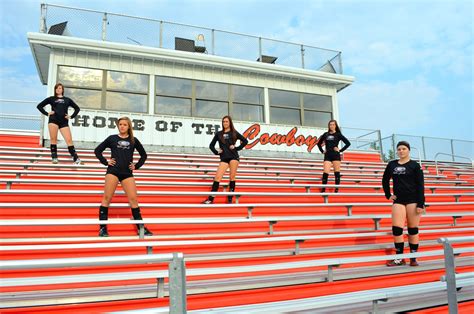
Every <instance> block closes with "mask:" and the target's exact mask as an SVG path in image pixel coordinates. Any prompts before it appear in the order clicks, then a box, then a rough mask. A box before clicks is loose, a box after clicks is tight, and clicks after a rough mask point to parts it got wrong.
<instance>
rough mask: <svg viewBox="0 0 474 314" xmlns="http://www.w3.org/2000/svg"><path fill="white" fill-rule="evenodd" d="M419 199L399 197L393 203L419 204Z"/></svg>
mask: <svg viewBox="0 0 474 314" xmlns="http://www.w3.org/2000/svg"><path fill="white" fill-rule="evenodd" d="M417 203H418V201H417V200H414V199H413V200H410V199H409V200H399V199H396V200H394V201H393V204H400V205H405V206H407V205H408V204H417Z"/></svg>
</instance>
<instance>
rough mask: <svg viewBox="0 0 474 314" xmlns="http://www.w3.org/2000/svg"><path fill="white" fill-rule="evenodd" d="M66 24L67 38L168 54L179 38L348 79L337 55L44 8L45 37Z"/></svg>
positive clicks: (197, 47) (209, 49)
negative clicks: (52, 30)
mask: <svg viewBox="0 0 474 314" xmlns="http://www.w3.org/2000/svg"><path fill="white" fill-rule="evenodd" d="M63 22H67V28H66V29H67V30H66V32H65V33H64V34H65V35H70V36H74V37H80V38H85V39H93V40H103V41H111V42H118V43H126V44H136V45H141V46H148V47H156V48H164V49H176V46H175V45H176V43H175V40H176V38H182V39H185V40H187V41H188V43H190V44H191V45H192V47H190V48H189V50H186V51H191V52H199V53H207V54H211V55H216V56H222V57H229V58H235V59H242V60H247V61H258V60H260V61H262V62H266V63H275V64H279V65H284V66H289V67H298V68H305V69H311V70H319V71H325V72H330V73H337V74H342V61H341V52H339V51H336V50H330V49H324V48H319V47H314V46H308V45H302V44H298V43H291V42H286V41H280V40H275V39H269V38H263V37H258V36H251V35H246V34H239V33H234V32H228V31H222V30H215V29H209V28H204V27H198V26H193V25H186V24H179V23H172V22H166V21H160V20H155V19H149V18H142V17H133V16H128V15H123V14H115V13H106V12H99V11H93V10H86V9H79V8H72V7H66V6H59V5H51V4H42V5H41V20H40V32H43V33H46V32H48V30H51V29H50V28H51V26H52V25H56V24H59V23H63ZM179 50H181V49H179Z"/></svg>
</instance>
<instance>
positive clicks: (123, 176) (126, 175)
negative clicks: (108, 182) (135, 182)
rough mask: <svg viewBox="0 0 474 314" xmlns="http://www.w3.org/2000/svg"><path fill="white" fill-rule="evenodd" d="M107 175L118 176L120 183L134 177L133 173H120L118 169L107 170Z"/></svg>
mask: <svg viewBox="0 0 474 314" xmlns="http://www.w3.org/2000/svg"><path fill="white" fill-rule="evenodd" d="M106 174H113V175H114V176H116V177H117V178H118V179H119V181H120V182H122V181H123V180H125V179H128V178H132V177H133V173H131V172H126V171H120V170H118V169H107V173H106Z"/></svg>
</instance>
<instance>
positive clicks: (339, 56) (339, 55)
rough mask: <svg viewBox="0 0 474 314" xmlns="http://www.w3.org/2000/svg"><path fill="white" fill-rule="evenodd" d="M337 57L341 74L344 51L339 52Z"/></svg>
mask: <svg viewBox="0 0 474 314" xmlns="http://www.w3.org/2000/svg"><path fill="white" fill-rule="evenodd" d="M337 59H338V60H339V74H342V52H339V53H338V54H337Z"/></svg>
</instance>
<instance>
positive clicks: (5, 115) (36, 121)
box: [0, 99, 41, 131]
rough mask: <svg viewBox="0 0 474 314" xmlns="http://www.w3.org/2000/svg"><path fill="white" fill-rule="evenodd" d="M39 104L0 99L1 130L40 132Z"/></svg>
mask: <svg viewBox="0 0 474 314" xmlns="http://www.w3.org/2000/svg"><path fill="white" fill-rule="evenodd" d="M37 104H38V103H37V102H35V101H26V100H8V99H0V129H3V130H27V131H39V130H40V129H41V114H40V113H39V112H38V110H37V109H36V105H37Z"/></svg>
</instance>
